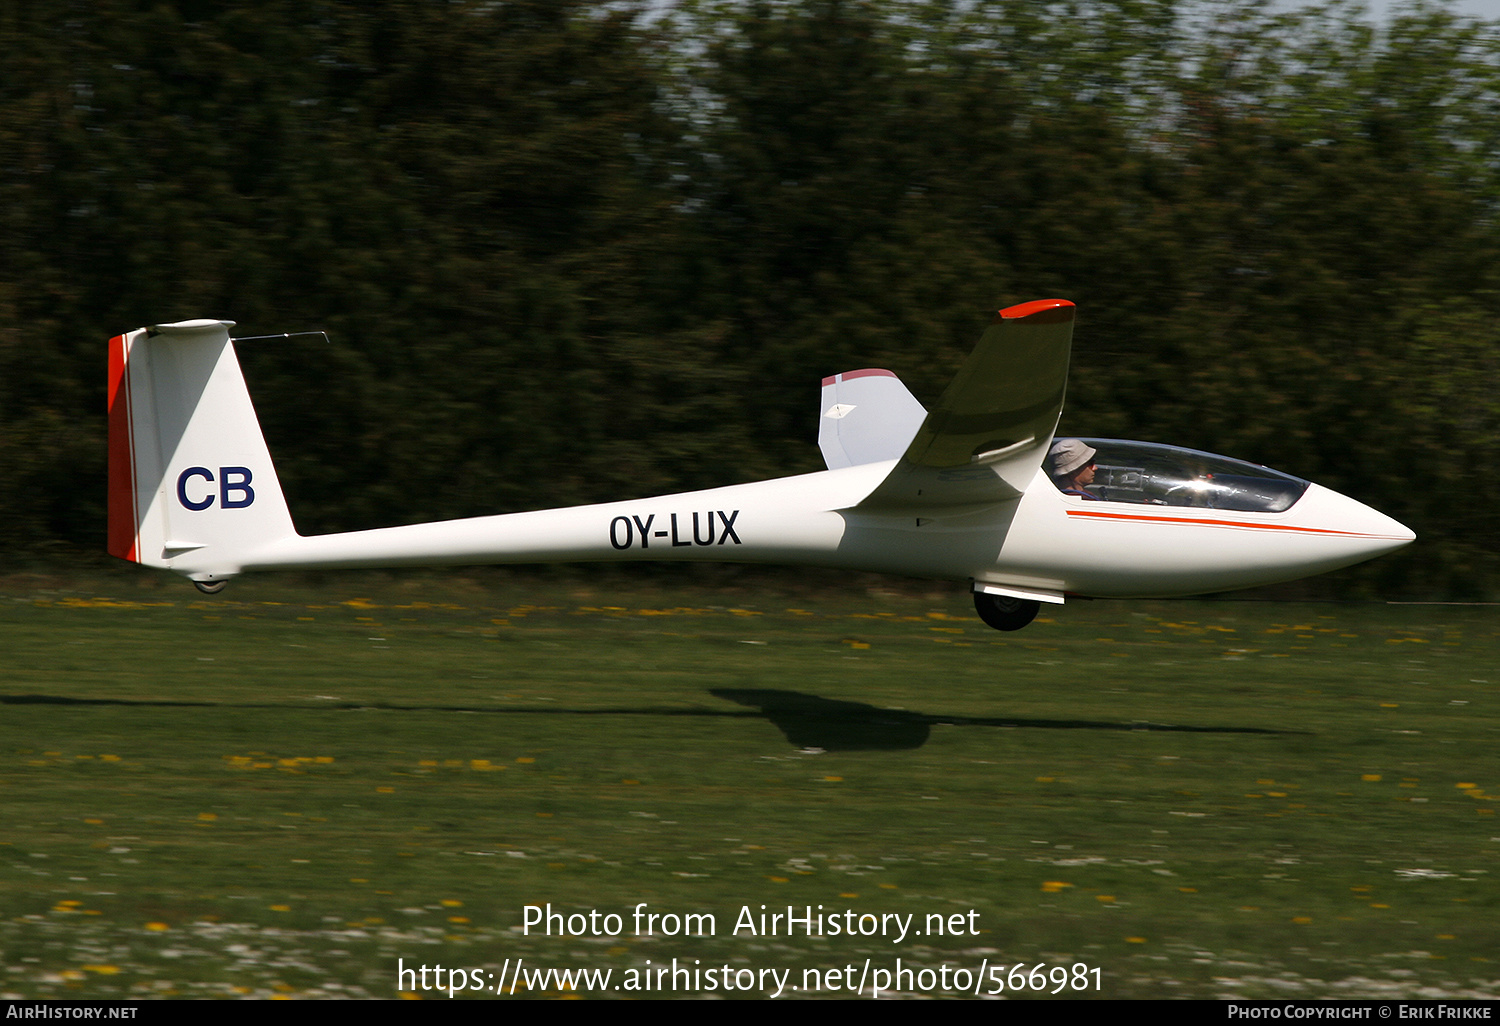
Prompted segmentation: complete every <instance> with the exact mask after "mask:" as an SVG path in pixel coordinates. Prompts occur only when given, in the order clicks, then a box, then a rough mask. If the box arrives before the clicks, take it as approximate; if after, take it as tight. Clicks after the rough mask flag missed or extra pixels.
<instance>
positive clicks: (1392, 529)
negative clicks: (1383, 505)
mask: <svg viewBox="0 0 1500 1026" xmlns="http://www.w3.org/2000/svg"><path fill="white" fill-rule="evenodd" d="M1297 505H1298V506H1300V507H1303V509H1302V510H1301V512H1302V513H1303V516H1304V517H1305V518H1306V520H1305V521H1304V522H1305V523H1308V524H1309V526H1310V527H1312V529H1314V530H1316V531H1318V532H1319V533H1321V534H1323V535H1325V536H1326V537H1328V538H1329V539H1330V540H1334V539H1338V540H1339V541H1340V542H1342V543H1343V544H1342V545H1341V546H1340V547H1341V548H1342V549H1343V550H1344V552H1345V553H1346V554H1347V556H1348V559H1347V561H1346V562H1345V564H1344V565H1346V566H1347V565H1349V564H1353V563H1359V562H1362V561H1364V560H1366V559H1374V558H1375V557H1376V556H1383V555H1385V554H1386V553H1388V552H1394V551H1396V550H1397V549H1399V548H1403V547H1405V546H1407V545H1410V544H1411V543H1412V542H1413V541H1415V540H1416V538H1417V535H1416V532H1415V531H1413V530H1412V529H1411V528H1409V527H1407V526H1406V525H1405V524H1403V523H1401V522H1400V521H1398V520H1396V519H1394V518H1392V517H1388V516H1386V515H1385V514H1384V513H1382V512H1380V511H1379V510H1378V509H1371V508H1370V507H1369V506H1366V505H1365V504H1364V503H1362V502H1360V501H1359V500H1357V499H1351V498H1349V496H1347V495H1341V494H1339V493H1338V492H1336V491H1334V490H1333V489H1331V488H1324V487H1323V486H1322V485H1317V484H1314V485H1311V486H1310V487H1309V488H1308V490H1307V493H1306V494H1305V495H1304V496H1303V497H1302V499H1301V501H1300V502H1298V504H1297Z"/></svg>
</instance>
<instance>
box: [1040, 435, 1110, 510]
mask: <svg viewBox="0 0 1500 1026" xmlns="http://www.w3.org/2000/svg"><path fill="white" fill-rule="evenodd" d="M1097 453H1098V450H1097V449H1095V448H1094V447H1093V446H1090V445H1086V444H1085V443H1084V442H1083V440H1082V439H1078V438H1059V439H1058V440H1057V441H1056V442H1054V443H1053V445H1052V451H1051V452H1049V453H1047V463H1048V464H1049V466H1050V468H1051V474H1052V483H1053V484H1055V485H1057V487H1058V490H1060V491H1061V492H1062V493H1063V494H1064V495H1076V496H1078V497H1079V498H1083V499H1096V500H1097V499H1098V498H1099V496H1097V495H1095V494H1093V493H1092V492H1090V491H1088V486H1089V485H1091V484H1093V483H1094V456H1095V455H1097Z"/></svg>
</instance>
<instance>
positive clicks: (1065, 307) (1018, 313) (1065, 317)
mask: <svg viewBox="0 0 1500 1026" xmlns="http://www.w3.org/2000/svg"><path fill="white" fill-rule="evenodd" d="M1073 312H1074V311H1073V304H1072V303H1070V302H1068V301H1067V300H1066V299H1034V300H1032V301H1031V302H1029V303H1019V304H1017V305H1016V306H1007V307H1006V308H1005V309H1004V310H1001V311H1000V312H999V313H998V314H996V315H995V320H997V321H999V320H1006V321H1016V320H1021V319H1022V318H1028V317H1029V318H1034V319H1035V320H1036V321H1037V323H1039V324H1051V323H1054V322H1061V321H1071V320H1072V319H1073Z"/></svg>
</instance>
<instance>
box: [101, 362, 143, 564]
mask: <svg viewBox="0 0 1500 1026" xmlns="http://www.w3.org/2000/svg"><path fill="white" fill-rule="evenodd" d="M134 463H135V459H134V451H133V449H132V446H131V438H130V374H129V371H128V369H127V360H126V355H125V336H124V335H116V336H115V337H114V338H112V339H110V340H109V528H108V537H109V542H108V547H109V554H110V555H111V556H118V557H120V558H121V559H128V560H130V561H131V562H132V563H139V562H140V559H139V558H138V557H137V554H136V536H137V528H138V525H137V524H136V520H135V515H136V504H135V466H134Z"/></svg>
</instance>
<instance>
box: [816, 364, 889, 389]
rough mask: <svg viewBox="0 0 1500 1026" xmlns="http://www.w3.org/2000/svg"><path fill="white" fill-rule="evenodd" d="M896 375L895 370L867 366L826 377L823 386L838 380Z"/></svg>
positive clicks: (825, 386)
mask: <svg viewBox="0 0 1500 1026" xmlns="http://www.w3.org/2000/svg"><path fill="white" fill-rule="evenodd" d="M895 376H896V374H895V372H894V371H888V370H882V369H880V368H878V367H866V368H865V369H864V370H852V371H844V373H842V374H835V375H833V376H832V377H827V378H824V379H823V387H824V388H827V387H828V386H829V385H831V384H833V383H834V382H836V381H849V380H851V379H852V378H881V377H883V378H894V377H895Z"/></svg>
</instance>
